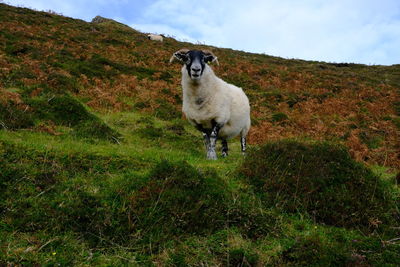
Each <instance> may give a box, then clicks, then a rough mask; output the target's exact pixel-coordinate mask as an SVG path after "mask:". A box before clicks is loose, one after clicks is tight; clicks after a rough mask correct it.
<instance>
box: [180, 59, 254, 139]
mask: <svg viewBox="0 0 400 267" xmlns="http://www.w3.org/2000/svg"><path fill="white" fill-rule="evenodd" d="M182 89H183V106H182V111H183V113H184V114H185V116H186V118H187V119H188V120H189V122H190V123H191V124H193V125H196V124H201V125H202V126H203V128H205V129H211V128H212V125H211V121H212V120H215V121H216V122H217V123H218V124H220V125H223V127H222V128H221V129H220V131H219V134H218V136H220V137H221V138H222V139H230V138H233V137H235V136H237V135H239V134H240V136H241V137H245V136H246V135H247V133H248V131H249V129H250V105H249V100H248V98H247V96H246V95H245V93H244V92H243V90H242V89H241V88H239V87H236V86H234V85H232V84H229V83H227V82H225V81H223V80H222V79H220V78H218V77H217V76H216V75H215V74H214V72H213V70H212V69H211V68H210V67H209V66H208V65H207V64H206V65H205V68H204V71H203V75H202V77H201V79H200V80H199V81H196V82H194V81H193V80H192V79H191V78H190V77H189V75H188V72H187V69H186V66H185V65H184V66H183V67H182Z"/></svg>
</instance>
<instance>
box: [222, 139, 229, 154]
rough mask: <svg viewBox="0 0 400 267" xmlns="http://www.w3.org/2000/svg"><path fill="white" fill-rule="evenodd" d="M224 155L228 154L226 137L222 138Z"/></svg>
mask: <svg viewBox="0 0 400 267" xmlns="http://www.w3.org/2000/svg"><path fill="white" fill-rule="evenodd" d="M222 156H223V157H226V156H228V142H227V141H226V140H225V139H223V140H222Z"/></svg>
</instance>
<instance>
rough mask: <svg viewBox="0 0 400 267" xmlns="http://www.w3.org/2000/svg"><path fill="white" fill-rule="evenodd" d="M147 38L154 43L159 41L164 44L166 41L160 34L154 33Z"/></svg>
mask: <svg viewBox="0 0 400 267" xmlns="http://www.w3.org/2000/svg"><path fill="white" fill-rule="evenodd" d="M147 38H149V40H152V41H159V42H162V41H163V40H164V38H163V37H162V36H161V35H159V34H152V33H150V34H148V35H147Z"/></svg>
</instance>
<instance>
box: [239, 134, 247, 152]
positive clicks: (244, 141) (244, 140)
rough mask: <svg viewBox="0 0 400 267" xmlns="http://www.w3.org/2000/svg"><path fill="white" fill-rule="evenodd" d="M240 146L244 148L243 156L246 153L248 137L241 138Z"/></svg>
mask: <svg viewBox="0 0 400 267" xmlns="http://www.w3.org/2000/svg"><path fill="white" fill-rule="evenodd" d="M240 145H241V147H242V154H245V153H246V137H244V136H242V137H241V138H240Z"/></svg>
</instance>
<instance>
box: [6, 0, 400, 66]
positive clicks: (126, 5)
mask: <svg viewBox="0 0 400 267" xmlns="http://www.w3.org/2000/svg"><path fill="white" fill-rule="evenodd" d="M0 2H4V3H7V4H10V5H14V6H23V7H29V8H33V9H36V10H52V11H55V12H57V13H61V14H62V15H64V16H68V17H72V18H79V19H83V20H85V21H91V20H92V18H94V17H95V16H97V15H100V16H102V17H107V18H111V19H114V20H117V21H119V22H121V23H124V24H127V25H129V26H131V27H132V28H134V29H136V30H139V31H141V32H146V33H150V32H151V33H159V34H165V35H167V36H172V37H174V38H175V39H177V40H180V41H189V42H192V43H202V44H207V45H212V46H217V47H224V48H232V49H235V50H242V51H246V52H253V53H264V54H267V55H272V56H279V57H283V58H295V59H305V60H316V61H325V62H336V63H340V62H347V63H362V64H368V65H392V64H400V0H264V1H262V0H219V1H217V0H201V1H199V0H197V1H196V0H191V1H185V0H154V1H150V0H130V1H129V0H52V1H51V0H5V1H2V0H0Z"/></svg>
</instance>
